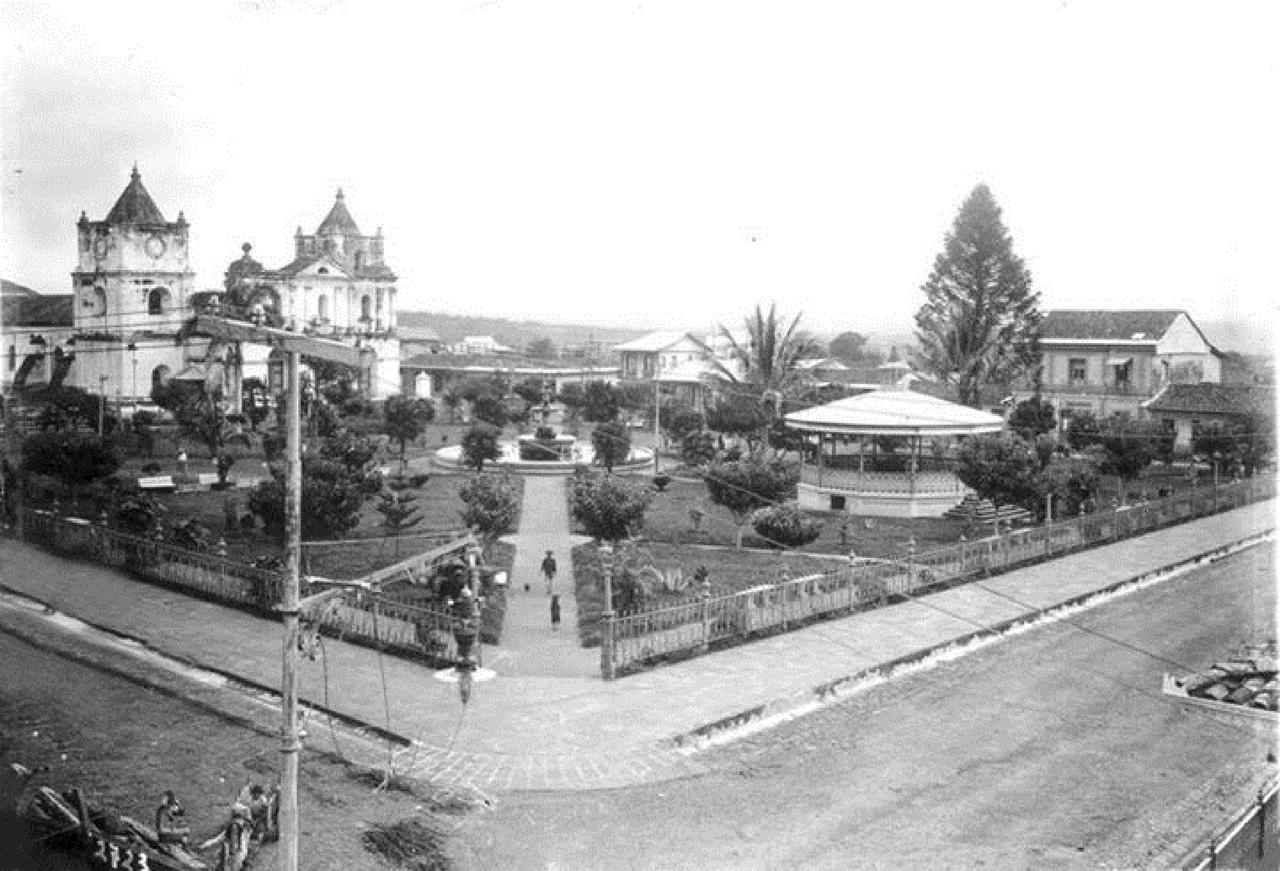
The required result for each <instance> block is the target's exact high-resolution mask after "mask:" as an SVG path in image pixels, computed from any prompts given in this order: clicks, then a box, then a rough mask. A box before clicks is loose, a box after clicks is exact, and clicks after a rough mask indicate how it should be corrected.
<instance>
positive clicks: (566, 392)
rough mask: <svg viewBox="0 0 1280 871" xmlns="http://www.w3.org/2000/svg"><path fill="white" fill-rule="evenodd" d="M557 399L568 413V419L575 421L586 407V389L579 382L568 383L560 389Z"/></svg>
mask: <svg viewBox="0 0 1280 871" xmlns="http://www.w3.org/2000/svg"><path fill="white" fill-rule="evenodd" d="M559 399H560V402H561V403H563V404H564V407H565V409H566V410H567V411H568V412H569V418H570V419H571V420H575V421H576V420H577V419H578V418H579V417H580V416H581V414H582V410H583V409H584V408H585V407H586V388H585V387H583V385H582V383H581V382H579V381H570V382H569V383H567V384H565V385H564V386H563V387H561V388H560V395H559Z"/></svg>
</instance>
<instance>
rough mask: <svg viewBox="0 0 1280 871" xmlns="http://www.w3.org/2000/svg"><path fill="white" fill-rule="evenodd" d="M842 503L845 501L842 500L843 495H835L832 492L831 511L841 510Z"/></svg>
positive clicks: (842, 507) (842, 508)
mask: <svg viewBox="0 0 1280 871" xmlns="http://www.w3.org/2000/svg"><path fill="white" fill-rule="evenodd" d="M844 505H845V502H844V497H843V496H837V495H835V494H834V493H833V494H831V510H832V511H843V510H844Z"/></svg>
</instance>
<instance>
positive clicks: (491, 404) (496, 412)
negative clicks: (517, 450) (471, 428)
mask: <svg viewBox="0 0 1280 871" xmlns="http://www.w3.org/2000/svg"><path fill="white" fill-rule="evenodd" d="M471 416H472V417H474V418H475V419H476V420H478V421H482V422H483V423H487V424H489V425H491V426H495V427H497V428H499V429H501V428H502V427H504V426H506V425H507V422H508V421H510V420H511V419H512V414H511V410H510V409H509V408H508V407H507V404H506V402H504V401H503V399H502V397H500V396H496V395H494V394H492V393H486V394H484V395H483V396H478V397H476V399H475V401H473V402H472V403H471Z"/></svg>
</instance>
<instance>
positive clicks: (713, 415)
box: [707, 394, 772, 446]
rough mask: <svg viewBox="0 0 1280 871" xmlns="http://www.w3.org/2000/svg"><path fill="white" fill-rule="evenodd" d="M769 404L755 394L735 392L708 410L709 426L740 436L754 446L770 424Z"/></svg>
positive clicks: (720, 431)
mask: <svg viewBox="0 0 1280 871" xmlns="http://www.w3.org/2000/svg"><path fill="white" fill-rule="evenodd" d="M771 420H772V415H771V414H770V412H769V408H768V406H767V405H766V404H765V403H763V402H761V401H760V400H759V399H757V398H756V397H754V396H747V395H743V394H733V395H731V396H728V397H727V398H725V399H724V400H723V401H721V402H720V403H718V404H717V405H716V406H715V407H714V408H711V409H709V410H708V411H707V427H708V428H709V429H712V430H714V431H715V432H718V433H723V434H725V435H734V436H740V437H742V438H745V439H746V440H747V444H748V445H751V446H754V445H755V443H756V442H758V441H759V440H760V438H761V435H762V433H763V431H764V428H765V427H766V426H768V425H769V422H770V421H771Z"/></svg>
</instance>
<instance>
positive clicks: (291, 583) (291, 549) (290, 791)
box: [280, 351, 302, 871]
mask: <svg viewBox="0 0 1280 871" xmlns="http://www.w3.org/2000/svg"><path fill="white" fill-rule="evenodd" d="M284 356H285V457H286V458H287V459H286V466H285V499H284V530H285V539H286V546H285V568H284V588H283V589H282V590H281V593H280V613H281V614H282V615H283V616H284V650H283V654H284V660H283V670H282V678H281V682H280V684H281V685H280V693H281V696H282V697H283V698H282V702H281V710H280V714H281V721H282V722H281V734H280V762H281V766H280V767H281V777H280V867H281V868H283V869H285V871H297V868H298V830H299V825H298V755H299V750H300V749H301V742H300V741H299V740H298V682H297V672H298V595H299V586H300V584H299V572H300V570H301V557H302V404H301V402H300V400H299V390H298V386H299V385H298V368H299V364H300V363H301V356H302V355H301V354H299V353H298V352H297V351H285V355H284Z"/></svg>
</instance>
